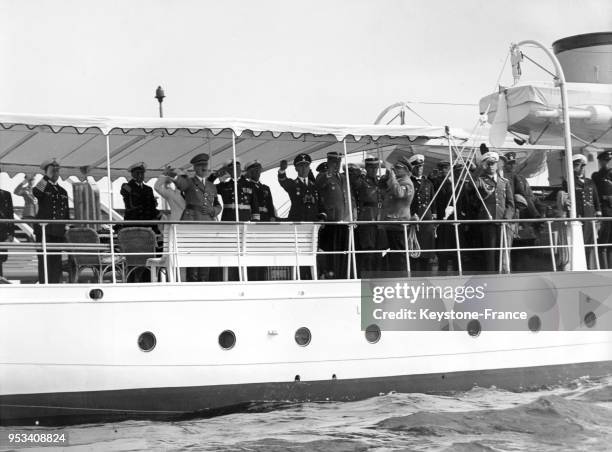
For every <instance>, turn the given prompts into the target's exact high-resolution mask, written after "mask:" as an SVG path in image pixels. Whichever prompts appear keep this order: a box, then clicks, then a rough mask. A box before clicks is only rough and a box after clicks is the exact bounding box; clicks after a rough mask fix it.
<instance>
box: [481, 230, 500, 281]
mask: <svg viewBox="0 0 612 452" xmlns="http://www.w3.org/2000/svg"><path fill="white" fill-rule="evenodd" d="M479 229H480V243H481V247H482V248H499V243H500V242H499V241H500V225H499V224H488V223H487V224H485V223H483V224H481V225H480V226H479ZM483 253H484V256H485V259H484V268H482V270H483V271H485V272H487V273H496V272H497V271H498V270H499V249H496V250H486V251H483Z"/></svg>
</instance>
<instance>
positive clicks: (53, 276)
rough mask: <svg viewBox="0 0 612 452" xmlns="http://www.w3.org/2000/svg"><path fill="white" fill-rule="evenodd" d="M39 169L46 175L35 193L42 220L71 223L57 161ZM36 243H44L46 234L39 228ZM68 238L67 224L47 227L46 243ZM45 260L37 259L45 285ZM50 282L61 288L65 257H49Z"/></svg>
mask: <svg viewBox="0 0 612 452" xmlns="http://www.w3.org/2000/svg"><path fill="white" fill-rule="evenodd" d="M40 168H41V169H42V170H43V171H44V176H43V178H42V179H41V180H40V181H39V182H38V184H36V186H35V187H34V188H33V189H32V194H33V195H34V196H36V199H37V200H38V213H37V214H36V218H37V219H39V220H67V219H69V207H68V192H66V190H64V189H63V188H62V187H61V186H60V185H59V184H58V179H59V173H60V164H59V163H58V162H57V161H56V160H55V159H50V160H45V161H44V162H43V163H42V164H41V165H40ZM34 233H35V234H36V241H37V242H42V240H43V234H42V227H41V226H40V224H36V225H34ZM65 235H66V224H65V223H53V224H48V225H47V227H46V228H45V238H46V241H47V243H60V242H63V241H64V237H65ZM44 262H45V260H44V256H43V255H41V254H39V255H38V281H39V282H40V283H44V282H45V264H44ZM47 278H48V281H49V283H50V284H58V283H59V282H60V281H61V279H62V256H61V255H59V254H55V255H47Z"/></svg>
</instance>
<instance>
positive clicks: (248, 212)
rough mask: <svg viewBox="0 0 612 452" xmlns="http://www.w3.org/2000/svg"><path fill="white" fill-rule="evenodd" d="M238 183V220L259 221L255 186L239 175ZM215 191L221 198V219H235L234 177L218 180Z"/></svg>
mask: <svg viewBox="0 0 612 452" xmlns="http://www.w3.org/2000/svg"><path fill="white" fill-rule="evenodd" d="M237 184H238V221H259V218H260V216H259V204H258V203H257V196H255V187H254V185H253V182H250V181H249V180H247V179H246V178H245V177H240V179H238V181H237ZM216 187H217V193H219V194H220V195H221V199H223V214H222V215H221V221H236V208H235V204H234V203H235V197H234V179H229V180H227V181H225V182H219V183H218V184H217V185H216Z"/></svg>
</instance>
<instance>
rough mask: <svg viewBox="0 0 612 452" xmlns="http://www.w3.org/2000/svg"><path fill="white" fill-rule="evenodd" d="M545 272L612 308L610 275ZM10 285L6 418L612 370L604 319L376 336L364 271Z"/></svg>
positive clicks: (3, 378)
mask: <svg viewBox="0 0 612 452" xmlns="http://www.w3.org/2000/svg"><path fill="white" fill-rule="evenodd" d="M535 277H536V278H544V279H546V280H548V281H552V282H553V285H554V286H555V294H556V295H555V296H556V297H557V298H558V299H560V298H563V299H566V301H567V300H571V299H576V304H577V305H578V302H579V300H580V299H581V297H582V299H584V297H585V294H586V297H587V300H593V303H594V305H593V306H594V309H595V308H596V309H597V311H596V313H599V314H600V315H602V314H603V315H605V313H606V312H607V311H608V310H609V309H610V308H612V304H611V303H610V300H608V299H607V296H609V294H610V292H612V291H611V290H610V287H612V274H610V273H609V272H584V273H565V274H563V273H550V274H538V275H536V276H535ZM478 278H479V281H488V282H489V283H491V284H492V285H495V284H497V286H496V287H501V292H499V293H497V294H493V296H498V297H499V296H506V297H509V298H508V299H512V300H516V303H517V305H518V304H521V305H529V303H531V302H534V303H537V302H538V300H539V299H540V298H541V296H542V294H541V293H539V291H538V290H534V289H533V284H531V283H529V281H532V280H533V278H534V275H512V276H508V275H504V276H501V275H500V276H485V277H478ZM465 280H466V278H456V279H454V278H429V279H428V280H427V281H429V282H430V283H432V282H436V281H437V282H440V281H444V284H449V283H451V284H453V283H457V284H459V283H462V282H465ZM411 282H413V283H414V282H415V281H414V280H413V281H411ZM92 288H101V289H102V290H103V293H104V296H103V298H102V299H101V300H97V301H95V300H91V299H90V298H89V291H90V290H91V289H92ZM504 288H506V289H507V290H505V289H504ZM0 294H1V297H0V300H1V301H0V343H1V344H3V345H2V347H0V422H1V423H5V424H10V423H13V422H16V423H24V422H29V420H31V419H37V420H38V419H41V420H44V419H45V418H54V419H56V420H57V418H62V417H65V419H68V418H69V417H70V416H77V417H78V416H80V415H83V416H84V417H83V419H90V418H89V417H87V415H92V417H91V419H95V418H96V416H98V415H99V416H100V417H106V416H109V417H113V414H116V415H117V416H118V417H127V418H129V417H141V416H142V417H155V415H157V414H159V415H160V416H161V415H164V414H166V415H169V416H170V415H180V414H185V413H189V412H197V411H201V410H209V409H218V408H223V407H224V406H230V405H237V404H240V403H247V402H251V401H270V400H326V399H327V400H334V399H338V400H350V399H357V398H363V397H369V396H372V395H376V394H378V393H380V392H388V391H390V390H391V391H392V390H396V391H412V390H414V391H419V392H420V391H437V390H460V389H466V388H469V387H471V386H473V385H491V384H494V385H496V386H499V387H506V388H508V389H516V390H520V389H527V388H529V387H531V386H534V385H539V384H554V383H557V382H562V381H563V380H564V379H565V378H576V377H580V376H586V375H591V376H599V375H605V374H608V373H612V332H611V331H606V330H605V328H597V327H596V328H592V329H590V328H587V327H586V326H583V327H582V328H579V329H578V330H576V331H544V330H543V331H539V332H537V333H534V332H531V331H529V329H528V328H527V322H525V329H524V331H506V332H503V331H487V330H486V329H483V331H482V332H481V334H480V335H478V336H477V337H472V336H470V335H468V334H467V333H466V331H465V330H461V331H382V335H381V338H380V340H379V341H378V342H377V343H374V344H372V343H369V342H368V341H366V339H365V336H364V332H363V331H362V330H361V317H360V316H361V306H360V305H361V299H360V296H361V295H360V294H361V285H360V282H359V281H329V280H327V281H286V282H278V281H276V282H251V283H218V284H216V283H206V284H198V283H191V284H185V283H183V284H180V285H179V284H176V285H173V284H129V285H116V286H113V285H103V286H93V285H92V286H90V285H84V284H79V285H62V286H43V285H36V286H18V285H15V286H9V285H7V286H2V287H0ZM519 302H520V303H519ZM577 315H578V311H577ZM546 321H547V318H546V315H543V323H544V324H545V323H546ZM600 326H601V324H600ZM301 327H307V328H309V330H310V331H311V333H312V340H311V342H310V344H309V345H307V346H305V347H302V346H299V345H297V344H296V342H295V339H294V335H295V332H296V330H297V329H298V328H301ZM544 329H545V327H544ZM224 330H231V331H233V332H234V333H235V335H236V344H235V346H234V347H233V348H232V349H230V350H224V349H222V348H221V347H220V346H219V343H218V336H219V334H220V333H221V332H222V331H224ZM146 331H149V332H152V333H154V334H155V336H156V339H157V344H156V346H155V348H154V349H153V350H152V351H150V352H143V351H141V350H140V349H139V347H138V344H137V339H138V337H139V335H140V334H141V333H143V332H146ZM297 376H299V377H297ZM411 377H415V378H413V379H412V380H411ZM298 378H299V381H296V379H298ZM183 389H184V390H185V391H184V392H181V390H183ZM247 389H248V390H247ZM156 391H161V392H156ZM207 391H208V392H207ZM105 394H108V397H107V396H105ZM139 394H140V396H139ZM156 394H159V399H158V400H157V401H156V400H155V398H156V397H157V395H156ZM181 394H182V395H181ZM194 394H197V395H196V396H194ZM145 395H146V401H145V400H144V399H143V398H144V397H145ZM151 399H153V400H151ZM169 400H171V401H169ZM189 401H191V402H189ZM162 417H163V416H162ZM72 420H74V419H72Z"/></svg>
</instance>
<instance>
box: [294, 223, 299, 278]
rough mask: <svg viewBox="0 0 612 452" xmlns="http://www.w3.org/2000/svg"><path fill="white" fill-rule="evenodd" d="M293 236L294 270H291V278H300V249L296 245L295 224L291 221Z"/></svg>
mask: <svg viewBox="0 0 612 452" xmlns="http://www.w3.org/2000/svg"><path fill="white" fill-rule="evenodd" d="M293 238H294V242H295V271H294V272H293V279H297V280H298V281H299V280H300V249H299V246H298V233H297V224H295V223H293Z"/></svg>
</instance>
